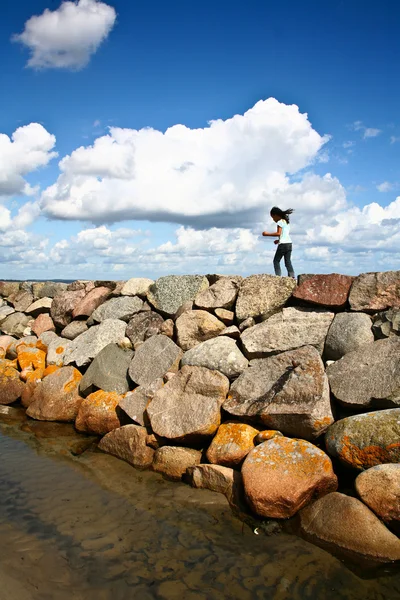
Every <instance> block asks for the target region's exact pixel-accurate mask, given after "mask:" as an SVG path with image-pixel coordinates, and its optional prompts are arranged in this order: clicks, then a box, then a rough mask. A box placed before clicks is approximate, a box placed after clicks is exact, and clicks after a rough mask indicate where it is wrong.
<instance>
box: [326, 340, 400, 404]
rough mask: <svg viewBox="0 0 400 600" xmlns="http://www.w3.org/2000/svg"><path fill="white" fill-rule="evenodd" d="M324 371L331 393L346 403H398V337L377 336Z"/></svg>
mask: <svg viewBox="0 0 400 600" xmlns="http://www.w3.org/2000/svg"><path fill="white" fill-rule="evenodd" d="M327 374H328V378H329V383H330V386H331V390H332V393H333V394H334V396H335V398H336V399H337V400H339V402H340V403H341V404H343V405H345V406H349V407H360V408H387V407H392V406H400V339H399V338H397V337H396V338H388V339H385V340H378V341H377V342H373V343H371V344H368V345H364V346H363V347H362V348H360V349H359V350H355V351H354V352H349V353H348V354H346V355H345V356H343V358H341V359H340V360H338V361H336V362H335V363H334V364H333V365H330V366H329V367H328V368H327Z"/></svg>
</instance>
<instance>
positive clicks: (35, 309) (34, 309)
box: [24, 298, 53, 319]
mask: <svg viewBox="0 0 400 600" xmlns="http://www.w3.org/2000/svg"><path fill="white" fill-rule="evenodd" d="M52 304H53V299H52V298H40V299H39V300H35V302H33V303H32V304H31V305H30V306H28V308H26V309H25V311H24V312H26V313H27V314H28V315H31V317H33V318H34V319H36V317H38V316H39V315H42V314H48V313H49V312H50V309H51V305H52Z"/></svg>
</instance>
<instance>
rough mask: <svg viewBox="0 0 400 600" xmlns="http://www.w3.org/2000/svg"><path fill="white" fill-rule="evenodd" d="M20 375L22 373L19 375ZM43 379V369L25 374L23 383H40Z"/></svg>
mask: <svg viewBox="0 0 400 600" xmlns="http://www.w3.org/2000/svg"><path fill="white" fill-rule="evenodd" d="M21 375H22V373H21ZM43 377H44V369H35V370H34V371H28V372H27V373H26V378H25V381H26V382H28V381H36V382H38V381H41V380H42V379H43Z"/></svg>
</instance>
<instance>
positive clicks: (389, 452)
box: [325, 408, 400, 471]
mask: <svg viewBox="0 0 400 600" xmlns="http://www.w3.org/2000/svg"><path fill="white" fill-rule="evenodd" d="M399 440H400V408H392V409H389V410H379V411H376V412H369V413H364V414H361V415H355V416H352V417H346V418H345V419H342V420H340V421H337V422H336V423H334V424H333V425H331V426H330V427H329V429H328V431H327V432H326V435H325V443H326V448H327V451H328V453H329V455H330V456H333V457H334V458H339V459H340V460H341V461H342V462H343V463H344V464H345V465H347V466H348V467H352V468H354V469H358V470H360V471H361V470H363V469H369V468H370V467H374V466H375V465H380V464H383V463H400V442H399Z"/></svg>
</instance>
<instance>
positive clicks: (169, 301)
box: [147, 275, 208, 317]
mask: <svg viewBox="0 0 400 600" xmlns="http://www.w3.org/2000/svg"><path fill="white" fill-rule="evenodd" d="M206 288H208V279H207V277H203V276H202V275H167V276H166V277H160V278H159V279H157V281H155V283H153V285H151V286H150V288H149V290H148V292H147V299H148V300H149V302H150V304H152V305H153V306H154V308H155V309H156V310H158V311H160V312H161V313H163V314H164V315H167V316H168V317H173V316H174V315H175V313H176V311H177V310H178V308H179V307H180V306H181V305H182V304H183V303H184V302H186V301H188V300H189V301H190V300H191V301H193V300H194V299H195V297H196V296H197V294H198V293H199V292H201V291H203V290H205V289H206Z"/></svg>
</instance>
